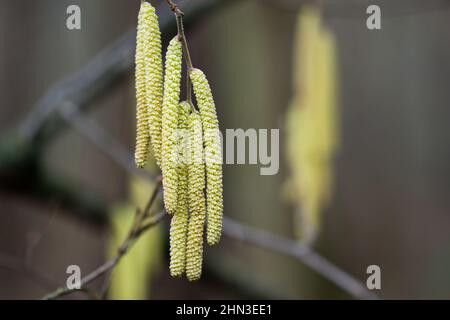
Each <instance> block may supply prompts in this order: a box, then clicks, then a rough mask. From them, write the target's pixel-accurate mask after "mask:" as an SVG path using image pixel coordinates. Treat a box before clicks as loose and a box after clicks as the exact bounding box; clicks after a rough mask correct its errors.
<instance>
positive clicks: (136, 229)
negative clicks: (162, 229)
mask: <svg viewBox="0 0 450 320" xmlns="http://www.w3.org/2000/svg"><path fill="white" fill-rule="evenodd" d="M160 188H161V186H160V184H158V185H157V186H156V187H155V189H154V191H153V193H152V195H151V197H150V201H149V204H148V205H147V206H146V210H150V208H151V206H152V205H153V204H154V202H155V199H156V195H157V194H158V193H159V190H160ZM136 216H137V218H136V219H135V221H134V223H133V225H132V226H131V228H130V231H129V234H128V236H127V237H126V238H125V240H124V241H123V242H122V244H121V245H120V246H119V248H118V249H117V253H116V255H115V256H114V257H113V258H111V259H110V260H108V261H106V262H105V263H104V264H102V265H101V266H100V267H98V268H97V269H95V270H94V271H92V272H91V273H89V274H88V275H87V276H85V277H84V278H82V279H81V281H80V289H69V288H67V287H61V288H58V289H56V290H55V291H53V292H51V293H49V294H47V295H46V296H45V297H44V298H43V300H53V299H57V298H60V297H62V296H65V295H68V294H70V293H73V292H76V291H80V290H86V285H88V284H89V283H91V282H92V281H94V280H96V279H98V278H99V277H101V276H102V275H104V274H105V273H108V272H112V271H113V269H114V267H115V266H116V265H117V264H118V263H119V261H120V260H121V259H122V258H123V256H124V255H125V254H126V253H127V252H128V250H129V249H130V247H131V246H132V245H133V244H134V243H135V242H136V240H138V239H139V237H140V236H141V235H142V233H144V232H145V231H146V230H148V229H149V228H151V227H153V226H155V225H156V224H158V223H159V222H160V221H161V220H162V219H163V218H164V217H165V216H166V213H165V211H160V212H158V213H157V214H155V215H152V216H150V215H149V213H148V212H144V211H142V214H137V215H136ZM145 216H150V217H149V218H148V220H149V221H148V222H146V223H145V224H144V223H143V221H144V220H143V219H144V218H143V217H145Z"/></svg>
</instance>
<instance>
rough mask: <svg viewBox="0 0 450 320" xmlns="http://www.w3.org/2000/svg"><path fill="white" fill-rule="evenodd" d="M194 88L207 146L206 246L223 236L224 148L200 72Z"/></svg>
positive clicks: (208, 90) (195, 74)
mask: <svg viewBox="0 0 450 320" xmlns="http://www.w3.org/2000/svg"><path fill="white" fill-rule="evenodd" d="M190 77H191V80H192V85H193V88H194V92H195V97H196V99H197V103H198V107H199V109H200V116H201V120H202V125H203V132H204V140H205V141H204V143H205V163H206V206H207V228H206V233H207V242H208V244H209V245H214V244H216V243H218V242H219V240H220V236H221V232H222V211H223V198H222V191H223V190H222V189H223V187H222V147H221V140H220V132H219V122H218V119H217V113H216V107H215V105H214V100H213V96H212V93H211V88H210V86H209V83H208V80H207V79H206V76H205V74H204V73H203V72H202V71H201V70H199V69H193V70H191V72H190Z"/></svg>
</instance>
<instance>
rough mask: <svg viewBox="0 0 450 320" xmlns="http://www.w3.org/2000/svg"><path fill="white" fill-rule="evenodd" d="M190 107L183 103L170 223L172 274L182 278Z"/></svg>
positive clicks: (186, 219) (184, 256) (185, 236)
mask: <svg viewBox="0 0 450 320" xmlns="http://www.w3.org/2000/svg"><path fill="white" fill-rule="evenodd" d="M190 109H191V108H190V105H189V104H188V103H187V102H185V101H184V102H181V103H180V105H179V117H178V132H177V133H178V134H177V136H178V137H177V138H178V139H177V146H178V156H179V157H178V200H177V210H176V211H175V213H174V215H173V217H172V221H171V223H170V274H171V275H172V276H173V277H181V276H182V275H183V273H184V271H185V268H186V238H187V226H188V198H187V195H188V166H187V163H186V161H185V159H184V157H185V155H186V149H188V148H187V137H186V133H187V132H188V118H189V112H190Z"/></svg>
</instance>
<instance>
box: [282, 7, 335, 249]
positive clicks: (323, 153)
mask: <svg viewBox="0 0 450 320" xmlns="http://www.w3.org/2000/svg"><path fill="white" fill-rule="evenodd" d="M294 48H295V51H294V65H295V68H294V79H293V84H294V88H293V92H294V97H293V99H292V102H291V105H290V106H289V108H288V112H287V115H286V116H287V119H286V121H287V126H286V128H287V150H288V161H289V165H290V168H291V171H292V177H291V180H290V181H289V184H288V185H289V187H290V195H291V198H292V201H293V202H294V203H295V204H296V206H297V214H296V215H295V217H296V219H297V220H298V221H296V222H295V223H294V226H295V228H296V229H295V231H296V234H297V236H298V237H299V238H301V239H302V240H304V241H307V242H312V241H314V239H315V237H316V235H317V231H318V229H319V227H320V220H321V219H320V214H321V211H322V210H323V208H324V207H325V205H326V204H327V202H328V200H329V197H330V192H331V185H332V172H333V168H332V161H333V157H334V154H335V152H336V148H337V144H338V142H337V138H336V137H337V135H338V133H337V130H336V121H337V120H336V100H337V99H336V67H335V56H336V50H335V44H334V39H333V36H332V34H331V33H330V32H329V31H328V29H326V27H324V26H322V25H321V19H320V12H319V11H318V9H317V8H315V7H311V6H305V7H304V8H302V11H301V12H300V14H299V17H298V24H297V33H296V44H295V46H294Z"/></svg>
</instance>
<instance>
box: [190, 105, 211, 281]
mask: <svg viewBox="0 0 450 320" xmlns="http://www.w3.org/2000/svg"><path fill="white" fill-rule="evenodd" d="M188 123H189V142H188V150H189V154H190V159H189V160H190V163H189V165H188V194H189V196H188V203H189V211H190V216H189V224H188V234H187V245H186V277H187V279H188V280H189V281H195V280H198V279H200V276H201V274H202V262H203V228H204V224H205V218H206V204H205V194H204V191H203V189H204V188H205V164H204V161H203V133H202V123H201V118H200V115H199V114H198V113H197V112H193V113H191V115H190V116H189V122H188Z"/></svg>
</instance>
